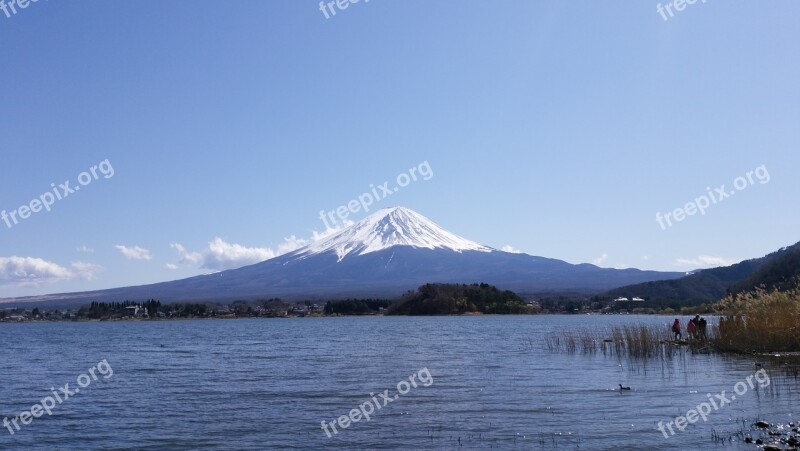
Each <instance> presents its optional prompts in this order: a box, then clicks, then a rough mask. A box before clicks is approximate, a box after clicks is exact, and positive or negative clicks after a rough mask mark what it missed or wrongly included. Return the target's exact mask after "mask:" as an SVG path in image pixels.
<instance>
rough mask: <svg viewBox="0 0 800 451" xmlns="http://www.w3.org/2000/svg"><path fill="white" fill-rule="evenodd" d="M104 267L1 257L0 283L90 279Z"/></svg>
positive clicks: (23, 284) (38, 259)
mask: <svg viewBox="0 0 800 451" xmlns="http://www.w3.org/2000/svg"><path fill="white" fill-rule="evenodd" d="M102 269H103V268H102V267H100V266H98V265H93V264H90V263H83V262H74V263H72V264H71V265H70V266H69V267H64V266H61V265H59V264H57V263H53V262H49V261H46V260H43V259H41V258H35V257H17V256H12V257H0V285H17V286H30V285H33V286H37V285H39V284H41V283H52V282H58V281H62V280H72V279H86V280H90V279H93V278H94V277H95V275H96V274H97V273H98V272H99V271H100V270H102Z"/></svg>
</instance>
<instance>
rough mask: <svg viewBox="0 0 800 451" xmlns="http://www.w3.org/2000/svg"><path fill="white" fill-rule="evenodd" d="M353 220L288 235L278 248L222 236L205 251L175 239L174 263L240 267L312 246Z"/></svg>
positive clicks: (173, 246) (218, 267)
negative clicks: (303, 234)
mask: <svg viewBox="0 0 800 451" xmlns="http://www.w3.org/2000/svg"><path fill="white" fill-rule="evenodd" d="M353 224H354V223H353V222H352V221H349V220H348V221H344V223H343V224H342V225H341V226H339V227H336V228H328V229H326V230H325V231H323V232H317V231H316V230H314V231H312V234H311V237H310V238H308V239H306V238H298V237H297V236H295V235H291V236H289V237H287V238H284V239H283V243H280V244H279V245H278V247H277V248H276V249H272V248H269V247H247V246H244V245H241V244H236V243H229V242H227V241H225V240H224V239H222V238H219V237H216V238H214V240H212V241H210V242H209V243H208V247H207V248H206V249H204V250H203V251H202V252H189V251H187V250H186V248H185V247H184V246H183V245H181V244H180V243H173V244H171V245H170V246H171V247H172V248H173V249H175V251H176V252H178V257H179V258H180V260H179V261H178V262H177V264H172V266H175V267H176V268H177V266H178V265H184V264H188V265H196V264H200V267H201V268H204V269H211V270H214V271H222V270H225V269H234V268H240V267H242V266H247V265H252V264H255V263H260V262H262V261H264V260H268V259H270V258H275V257H278V256H280V255H283V254H286V253H289V252H292V251H294V250H297V249H300V248H301V247H304V246H308V245H309V244H311V243H313V242H315V241H319V240H321V239H324V238H327V237H329V236H331V235H334V234H336V233H338V232H340V231H342V230H343V229H345V228H347V227H349V226H351V225H353ZM172 266H170V265H168V268H169V269H173V268H172Z"/></svg>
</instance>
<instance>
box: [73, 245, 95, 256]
mask: <svg viewBox="0 0 800 451" xmlns="http://www.w3.org/2000/svg"><path fill="white" fill-rule="evenodd" d="M75 250H76V251H78V252H83V253H84V254H92V253H94V249H92V248H91V247H86V246H80V247H77V248H75Z"/></svg>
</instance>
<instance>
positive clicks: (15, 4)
mask: <svg viewBox="0 0 800 451" xmlns="http://www.w3.org/2000/svg"><path fill="white" fill-rule="evenodd" d="M38 1H39V0H9V1H8V3H6V0H0V10H2V11H3V12H4V13H5V15H6V19H10V18H11V16H16V15H17V8H19V9H21V10H22V9H25V8H27V7H29V6H31V4H32V3H37V2H38Z"/></svg>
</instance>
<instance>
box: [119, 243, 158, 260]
mask: <svg viewBox="0 0 800 451" xmlns="http://www.w3.org/2000/svg"><path fill="white" fill-rule="evenodd" d="M114 247H115V248H117V250H118V251H120V252H122V255H124V256H125V257H127V258H128V260H152V259H153V256H152V255H150V251H149V250H147V249H144V248H141V247H139V246H134V247H128V246H123V245H121V244H117V245H116V246H114Z"/></svg>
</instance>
